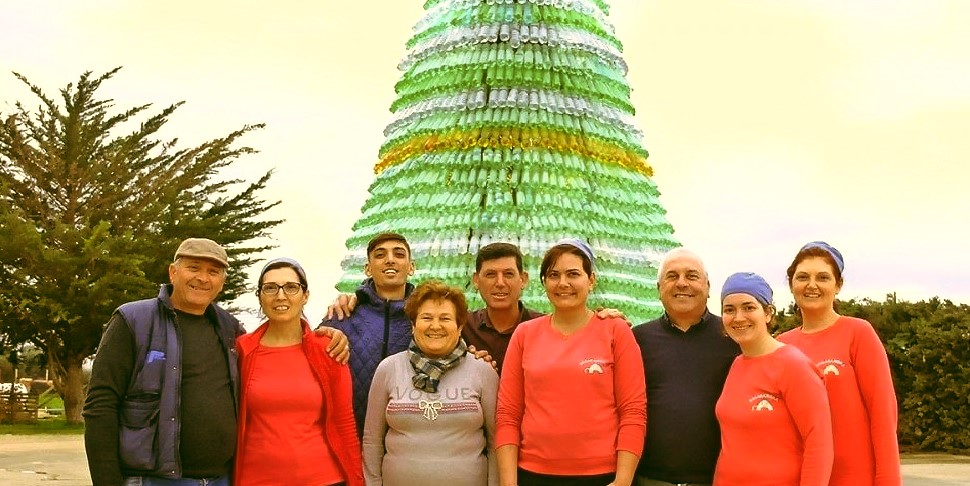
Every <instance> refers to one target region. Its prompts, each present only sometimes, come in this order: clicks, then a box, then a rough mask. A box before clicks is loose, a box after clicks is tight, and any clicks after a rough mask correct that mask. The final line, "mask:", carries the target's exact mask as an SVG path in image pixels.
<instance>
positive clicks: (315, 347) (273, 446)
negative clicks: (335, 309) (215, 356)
mask: <svg viewBox="0 0 970 486" xmlns="http://www.w3.org/2000/svg"><path fill="white" fill-rule="evenodd" d="M256 295H257V296H259V305H260V308H261V309H262V311H263V314H265V315H266V322H264V323H263V324H262V325H261V326H259V328H258V329H256V330H255V331H253V332H252V333H249V334H246V335H244V336H241V337H240V338H238V339H237V340H236V350H237V352H238V353H239V366H240V383H241V390H240V391H241V395H240V400H239V431H238V439H237V445H236V466H235V475H234V477H233V484H234V485H236V486H246V485H292V484H314V485H354V486H357V485H363V484H364V477H363V469H362V466H361V457H360V444H359V442H358V441H357V429H356V426H355V424H354V414H353V410H352V408H351V403H352V401H351V384H350V370H349V369H348V368H347V367H346V366H342V365H340V364H339V363H337V362H336V361H335V360H334V359H333V358H331V357H330V356H329V355H328V354H327V352H326V349H327V345H328V344H329V343H330V338H329V337H326V336H321V335H316V334H314V333H313V331H311V330H310V326H309V324H308V323H307V321H306V319H305V317H304V316H303V306H305V305H306V303H307V299H308V298H309V297H310V292H309V289H308V288H307V279H306V272H304V271H303V267H302V266H300V264H299V263H298V262H297V261H296V260H293V259H290V258H277V259H275V260H271V261H270V262H269V263H267V264H266V265H265V266H264V267H263V269H262V271H261V272H260V273H259V285H258V286H257V290H256Z"/></svg>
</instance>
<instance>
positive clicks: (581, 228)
mask: <svg viewBox="0 0 970 486" xmlns="http://www.w3.org/2000/svg"><path fill="white" fill-rule="evenodd" d="M424 8H425V12H426V14H425V16H424V18H423V19H422V20H421V21H420V22H418V24H417V25H416V26H415V27H414V32H415V33H414V36H413V37H412V38H411V39H410V41H408V44H407V49H408V52H407V55H406V57H405V58H404V60H403V61H402V62H401V64H400V66H399V68H400V69H401V71H403V72H404V74H403V75H402V77H401V79H400V81H399V82H398V83H397V85H396V86H395V90H396V93H397V99H396V100H395V101H394V103H393V104H392V105H391V112H392V113H393V114H394V115H393V118H392V121H391V122H390V123H389V124H388V126H387V128H386V129H385V130H384V135H385V137H386V140H385V142H384V144H383V145H382V147H381V149H380V153H379V161H378V163H377V164H376V166H375V172H376V173H377V177H376V179H375V180H374V182H373V183H372V184H371V186H370V188H369V191H370V196H369V198H368V199H367V201H366V202H365V204H364V206H363V208H362V210H361V212H362V215H361V217H360V219H359V220H358V221H357V222H356V224H355V225H354V227H353V233H352V235H351V237H350V238H349V239H348V240H347V248H348V254H347V255H346V257H345V258H344V260H343V262H342V267H343V269H344V275H343V277H342V279H341V281H340V282H339V283H338V284H337V288H338V289H340V290H341V291H344V292H352V291H353V290H354V289H355V288H356V287H357V286H358V285H359V284H360V282H361V281H363V279H364V278H365V276H364V274H363V267H364V264H365V263H366V246H367V241H368V240H369V239H370V238H372V237H373V236H374V235H376V234H378V233H381V232H385V231H393V232H398V233H401V234H403V235H404V236H406V237H407V238H408V241H409V242H410V245H411V249H412V253H413V257H414V260H415V265H416V268H417V271H416V273H415V276H414V277H413V278H412V281H414V282H420V281H422V280H425V279H429V278H437V279H441V280H444V281H446V282H448V283H451V284H453V285H458V286H460V287H462V288H464V289H465V290H466V295H467V296H468V298H469V306H470V308H473V309H474V308H478V307H480V306H482V305H483V303H482V300H481V298H480V297H479V296H478V294H477V292H476V290H475V288H474V287H473V286H472V284H471V274H472V273H473V272H474V270H475V253H476V252H477V251H478V249H479V248H480V247H482V246H484V245H486V244H488V243H491V242H497V241H504V242H510V243H514V244H516V245H518V246H519V247H520V248H521V250H522V252H523V253H524V255H525V261H524V264H525V266H526V270H527V271H529V272H530V275H531V276H532V277H533V279H532V281H531V283H530V285H529V286H528V287H527V289H526V290H525V292H524V293H523V301H524V303H525V304H526V305H527V306H528V307H530V308H534V309H540V310H548V309H549V303H548V300H547V299H546V296H545V291H544V290H543V288H542V285H541V283H540V282H539V279H538V275H539V263H540V262H541V259H542V255H543V254H544V253H545V251H546V250H548V249H549V247H551V246H552V245H553V244H554V243H555V242H556V241H557V240H559V239H560V238H562V237H566V236H570V237H578V238H582V239H584V240H586V241H588V242H589V243H590V245H591V246H592V247H593V249H594V251H595V252H596V255H597V262H596V263H597V267H596V271H597V274H598V275H597V277H598V280H597V286H596V289H595V291H594V292H593V293H592V294H591V295H590V298H589V304H590V305H591V306H594V307H595V306H605V307H613V308H617V309H620V310H622V311H623V312H624V313H625V314H626V315H627V316H628V318H629V319H630V320H631V322H634V323H640V322H643V321H645V320H647V319H650V318H653V317H656V316H658V315H660V314H661V313H662V311H663V309H662V307H661V305H660V303H659V300H658V295H657V287H656V281H657V280H656V279H657V267H658V263H659V258H660V255H661V254H662V253H664V252H666V251H667V250H669V249H670V248H673V247H676V246H679V245H678V243H677V241H676V240H675V239H674V238H673V236H672V234H673V228H672V226H671V225H670V224H669V223H668V222H667V220H666V218H665V216H664V215H665V213H666V211H665V210H664V209H663V207H662V206H661V205H660V202H659V200H658V196H659V192H658V190H657V187H656V185H655V184H654V183H653V181H652V180H651V176H652V174H653V172H652V169H651V167H650V166H649V165H647V162H646V158H647V151H646V150H645V149H644V148H643V146H642V138H643V134H642V133H641V132H640V131H639V129H637V127H636V126H635V125H634V120H633V113H634V108H633V106H632V105H631V104H630V87H629V85H628V84H627V82H626V78H625V75H626V70H627V66H626V62H625V61H624V60H623V57H622V54H621V51H622V46H621V44H620V42H619V41H618V40H617V39H616V38H615V37H614V31H613V26H612V24H610V23H609V22H608V21H607V14H608V11H609V7H608V6H607V4H606V2H604V1H601V0H428V1H427V2H425V5H424Z"/></svg>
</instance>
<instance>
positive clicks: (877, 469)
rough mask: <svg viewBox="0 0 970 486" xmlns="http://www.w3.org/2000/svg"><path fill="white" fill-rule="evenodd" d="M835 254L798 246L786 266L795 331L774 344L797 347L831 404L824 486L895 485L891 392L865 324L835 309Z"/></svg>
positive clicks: (838, 262) (880, 350)
mask: <svg viewBox="0 0 970 486" xmlns="http://www.w3.org/2000/svg"><path fill="white" fill-rule="evenodd" d="M844 269H845V261H844V260H843V258H842V253H841V252H839V250H837V249H835V248H834V247H832V246H831V245H829V244H828V243H825V242H824V241H813V242H811V243H808V244H806V245H805V246H803V247H802V248H801V249H800V250H799V251H798V254H797V255H795V259H794V260H793V261H792V263H791V265H790V266H789V267H788V285H789V287H790V289H791V292H792V296H793V297H794V298H795V304H796V305H797V306H798V311H799V315H800V318H801V324H802V325H801V327H799V328H797V329H793V330H791V331H788V332H786V333H784V334H782V335H781V336H778V339H779V340H780V341H782V342H785V343H789V344H791V345H793V346H795V347H797V348H799V349H801V350H802V351H803V352H804V353H805V354H806V355H808V357H809V358H811V360H812V362H814V363H815V366H816V367H817V368H818V371H819V372H820V373H821V374H822V377H823V379H824V380H825V387H826V389H827V390H828V395H829V403H830V404H831V406H832V427H833V430H834V433H835V436H834V440H835V462H834V464H833V466H832V482H831V483H830V484H832V485H853V486H855V485H862V486H869V485H880V486H882V485H888V486H898V485H899V484H902V474H901V473H900V470H899V445H898V443H897V438H896V420H897V411H896V392H895V390H894V389H893V380H892V376H891V374H890V371H889V359H888V358H887V356H886V350H885V348H884V347H883V345H882V342H880V341H879V336H878V335H876V331H875V330H874V329H873V328H872V324H870V323H869V322H867V321H865V320H863V319H857V318H854V317H848V316H842V315H839V313H838V312H837V311H836V308H835V297H836V295H838V293H839V291H840V290H841V289H842V271H843V270H844Z"/></svg>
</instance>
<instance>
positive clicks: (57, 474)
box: [0, 435, 970, 486]
mask: <svg viewBox="0 0 970 486" xmlns="http://www.w3.org/2000/svg"><path fill="white" fill-rule="evenodd" d="M902 464H903V484H905V485H906V486H958V485H959V486H966V485H970V457H968V456H952V455H948V454H907V455H905V456H904V457H903V460H902ZM90 485H91V478H90V477H89V476H88V466H87V462H86V461H85V459H84V443H83V442H82V439H81V436H79V435H0V486H90Z"/></svg>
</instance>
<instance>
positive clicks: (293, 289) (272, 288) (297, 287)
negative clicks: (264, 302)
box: [259, 282, 303, 295]
mask: <svg viewBox="0 0 970 486" xmlns="http://www.w3.org/2000/svg"><path fill="white" fill-rule="evenodd" d="M280 289H283V293H284V294H286V295H296V294H299V293H300V291H301V290H303V284H301V283H297V282H286V283H285V284H283V285H280V284H276V283H264V284H263V285H260V286H259V293H260V294H266V295H277V294H279V293H280Z"/></svg>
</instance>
